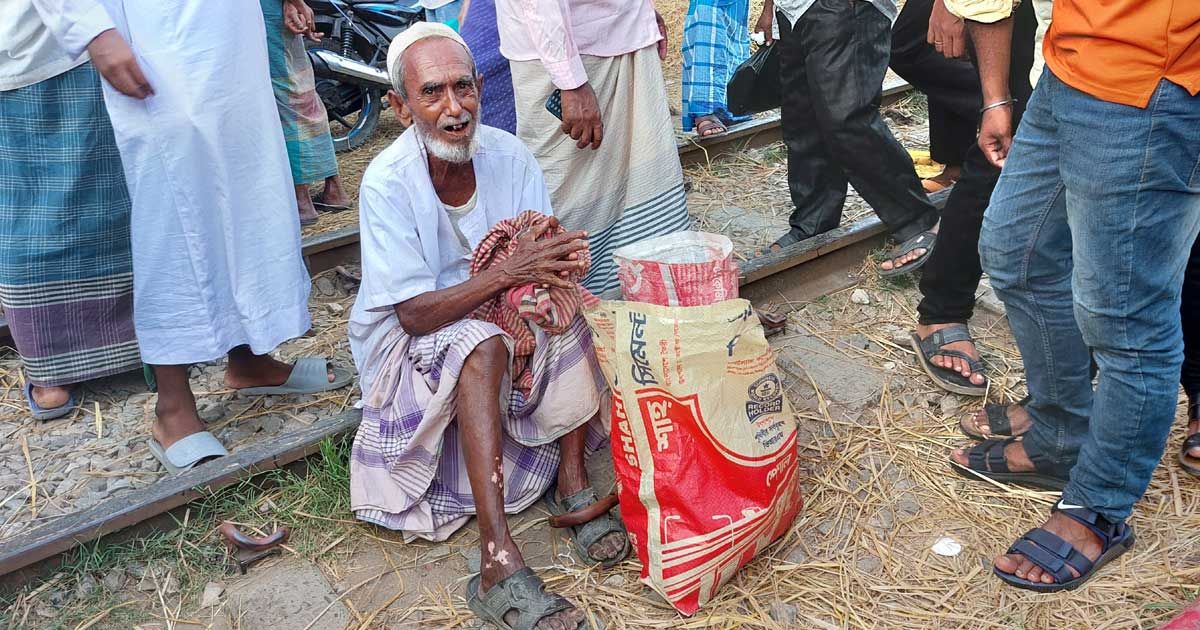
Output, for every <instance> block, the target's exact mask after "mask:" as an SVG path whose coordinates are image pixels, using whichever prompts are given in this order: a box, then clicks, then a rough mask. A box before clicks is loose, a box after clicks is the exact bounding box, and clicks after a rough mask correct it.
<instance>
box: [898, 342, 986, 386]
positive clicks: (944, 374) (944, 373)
mask: <svg viewBox="0 0 1200 630" xmlns="http://www.w3.org/2000/svg"><path fill="white" fill-rule="evenodd" d="M957 341H970V342H971V343H975V340H974V339H972V338H971V333H970V332H968V331H967V327H966V326H964V325H962V324H954V325H953V326H949V327H947V328H943V329H941V330H935V331H933V332H931V333H929V336H928V337H926V338H924V339H922V338H921V337H919V336H918V335H917V333H915V332H914V333H913V334H912V346H913V350H916V351H917V360H918V361H920V363H921V369H923V370H925V373H926V374H928V375H929V378H931V379H933V383H934V384H935V385H937V386H938V387H941V388H942V389H944V390H946V391H948V392H953V393H955V394H962V395H964V396H983V395H985V394H987V377H984V379H983V385H976V384H975V383H972V382H971V379H970V377H967V376H963V375H962V373H960V372H958V371H957V370H952V369H950V368H944V367H941V366H938V365H934V363H933V358H934V357H936V356H943V357H953V358H957V359H962V360H963V361H965V362H966V363H967V367H969V368H971V373H972V374H980V375H982V374H983V361H980V360H979V359H973V358H971V357H969V356H967V353H965V352H959V351H958V350H946V349H945V347H946V346H948V345H950V344H952V343H954V342H957Z"/></svg>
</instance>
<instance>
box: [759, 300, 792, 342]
mask: <svg viewBox="0 0 1200 630" xmlns="http://www.w3.org/2000/svg"><path fill="white" fill-rule="evenodd" d="M754 312H755V313H756V314H757V315H758V321H759V322H761V323H762V326H763V333H764V334H765V335H766V336H767V337H771V336H774V335H778V334H779V333H781V332H784V331H786V330H787V321H788V316H787V311H785V310H784V309H783V307H781V306H779V305H778V304H769V305H767V307H766V308H761V309H758V308H756V309H754Z"/></svg>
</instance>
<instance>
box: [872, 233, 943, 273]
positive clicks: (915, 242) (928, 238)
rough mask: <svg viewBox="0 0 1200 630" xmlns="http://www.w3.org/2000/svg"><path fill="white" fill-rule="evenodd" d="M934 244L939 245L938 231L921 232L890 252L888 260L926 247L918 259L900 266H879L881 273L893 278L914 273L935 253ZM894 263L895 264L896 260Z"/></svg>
mask: <svg viewBox="0 0 1200 630" xmlns="http://www.w3.org/2000/svg"><path fill="white" fill-rule="evenodd" d="M934 245H937V233H936V232H921V233H920V234H918V235H916V236H914V237H912V238H910V239H908V240H907V241H904V242H903V243H901V244H900V246H899V247H897V248H896V249H893V250H892V251H890V252H888V255H887V259H888V260H891V261H895V260H896V259H897V258H899V257H901V256H904V255H905V254H909V253H912V252H913V251H916V250H918V249H924V250H925V253H924V254H921V255H920V256H918V257H917V259H916V260H914V261H911V262H907V263H905V264H903V265H900V266H899V267H892V268H891V269H883V268H879V275H880V276H882V277H884V278H891V277H892V276H899V275H902V274H906V273H912V272H914V271H916V270H918V269H920V268H921V266H922V265H924V264H925V262H926V261H928V260H929V257H930V256H932V255H933V247H934ZM892 264H893V265H894V264H895V262H893V263H892Z"/></svg>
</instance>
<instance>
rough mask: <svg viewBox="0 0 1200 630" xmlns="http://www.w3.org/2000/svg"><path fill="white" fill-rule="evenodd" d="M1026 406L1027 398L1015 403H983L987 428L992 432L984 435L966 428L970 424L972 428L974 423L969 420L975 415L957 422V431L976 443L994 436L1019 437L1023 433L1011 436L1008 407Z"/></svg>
mask: <svg viewBox="0 0 1200 630" xmlns="http://www.w3.org/2000/svg"><path fill="white" fill-rule="evenodd" d="M1027 404H1029V396H1026V397H1024V398H1022V399H1021V400H1018V401H1017V402H1015V403H984V405H983V413H984V414H985V415H987V422H988V428H989V429H991V430H992V432H991V433H989V434H987V435H984V434H983V433H979V432H976V431H972V430H971V429H968V428H967V425H968V423H971V426H974V423H972V422H971V419H972V418H974V417H975V414H971V415H969V416H967V417H965V418H963V419H962V420H959V421H958V430H959V431H962V434H963V435H965V436H967V437H969V438H971V439H972V440H975V441H977V442H982V441H984V440H990V439H992V438H993V437H996V436H1000V437H1017V435H1021V433H1024V432H1025V431H1022V432H1021V433H1018V434H1017V435H1013V432H1012V422H1011V421H1010V420H1009V419H1008V409H1009V407H1024V406H1025V405H1027ZM1026 430H1028V429H1026Z"/></svg>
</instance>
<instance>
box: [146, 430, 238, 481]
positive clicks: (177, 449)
mask: <svg viewBox="0 0 1200 630" xmlns="http://www.w3.org/2000/svg"><path fill="white" fill-rule="evenodd" d="M147 446H149V447H150V452H151V453H153V454H154V456H155V457H157V458H158V461H160V462H162V465H163V467H164V468H166V469H167V470H168V471H170V472H171V474H173V475H178V474H179V473H182V472H186V471H189V470H191V469H192V468H195V467H196V465H197V464H203V463H204V462H206V461H208V460H210V459H216V458H218V457H225V456H226V455H228V454H229V451H226V450H225V447H224V446H221V442H220V441H219V440H218V439H217V438H215V437H213V434H211V433H209V432H208V431H200V432H198V433H193V434H191V435H189V436H187V437H185V438H183V439H181V440H179V441H178V442H175V443H174V444H172V445H171V446H169V447H167V448H165V449H164V448H163V447H162V444H159V443H158V440H156V439H154V438H150V440H149V442H148V444H147Z"/></svg>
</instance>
